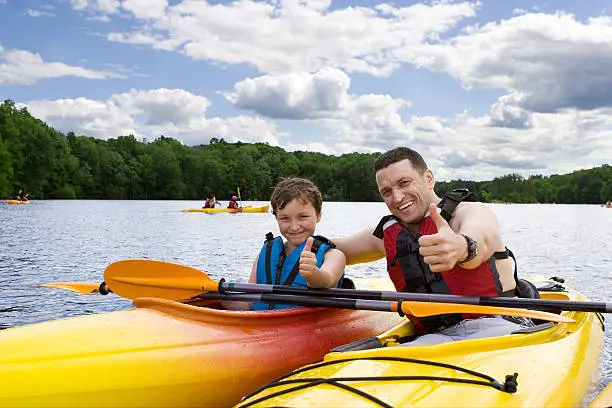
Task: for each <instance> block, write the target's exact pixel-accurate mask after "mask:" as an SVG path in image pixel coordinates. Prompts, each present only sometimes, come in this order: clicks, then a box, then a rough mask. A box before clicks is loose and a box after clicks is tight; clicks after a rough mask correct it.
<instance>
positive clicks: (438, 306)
mask: <svg viewBox="0 0 612 408" xmlns="http://www.w3.org/2000/svg"><path fill="white" fill-rule="evenodd" d="M196 298H197V299H209V300H211V299H214V300H231V301H241V302H263V303H281V304H289V305H300V306H311V307H331V308H336V309H354V310H374V311H379V312H399V311H400V310H401V311H402V314H406V315H412V316H416V317H426V316H436V315H441V314H447V313H478V314H497V315H504V316H521V317H529V318H532V319H540V320H547V321H551V322H559V323H573V322H574V319H571V318H569V317H567V316H562V315H558V314H553V313H547V312H540V311H537V310H527V309H511V308H504V307H491V306H472V305H462V304H455V303H431V302H427V303H426V302H410V301H399V302H395V301H384V300H362V299H347V298H334V297H325V298H321V297H307V296H301V295H277V294H268V293H259V294H253V293H251V294H248V293H233V292H231V293H203V294H201V295H198V296H196Z"/></svg>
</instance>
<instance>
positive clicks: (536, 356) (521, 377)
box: [237, 291, 603, 408]
mask: <svg viewBox="0 0 612 408" xmlns="http://www.w3.org/2000/svg"><path fill="white" fill-rule="evenodd" d="M541 297H542V298H543V299H559V300H583V299H582V298H581V297H579V296H578V295H577V294H576V293H575V292H569V291H567V292H543V293H542V294H541ZM564 314H566V315H567V316H569V317H571V318H573V319H575V322H573V323H561V324H552V323H543V324H542V325H541V326H540V327H539V329H540V330H536V331H531V332H524V333H516V334H512V335H508V336H500V337H491V338H483V339H476V340H464V341H456V342H451V343H444V344H438V345H429V346H399V345H398V340H400V339H401V338H402V337H405V336H410V335H412V334H414V327H413V325H412V324H411V323H410V322H409V321H408V320H406V321H404V322H403V323H401V324H399V325H398V326H396V327H394V328H393V329H391V330H389V331H388V332H386V333H383V334H381V335H380V336H378V340H380V341H378V342H376V341H374V342H373V344H378V345H379V347H380V348H368V349H365V350H354V351H350V349H351V346H350V345H349V346H347V347H344V348H343V349H344V350H348V351H339V352H332V353H330V354H328V355H326V356H325V359H324V361H323V362H322V363H319V364H314V365H311V366H306V367H304V368H302V369H299V370H297V371H296V372H294V373H293V374H291V375H287V376H284V377H281V378H280V379H277V380H276V381H275V382H273V383H270V384H268V385H267V386H266V387H264V388H263V389H262V390H261V391H260V392H257V393H254V394H253V395H251V396H250V397H249V398H246V399H245V400H244V401H243V402H242V403H241V404H239V405H238V406H237V407H240V408H246V407H263V406H283V407H310V406H321V405H324V406H326V407H351V408H353V407H442V406H444V407H445V406H453V407H504V406H508V407H547V406H548V407H577V406H583V405H584V403H585V401H584V399H585V398H586V397H587V396H588V392H589V389H590V387H591V386H592V383H593V381H594V380H595V379H596V377H597V375H598V373H599V363H600V356H601V353H602V347H603V330H602V329H603V324H602V318H601V316H600V315H598V314H596V313H584V312H564ZM515 373H517V374H518V376H517V377H516V378H515V377H514V374H515ZM513 383H517V384H518V386H517V389H516V392H509V391H512V387H513ZM504 385H505V386H507V387H508V389H504ZM274 395H276V396H274Z"/></svg>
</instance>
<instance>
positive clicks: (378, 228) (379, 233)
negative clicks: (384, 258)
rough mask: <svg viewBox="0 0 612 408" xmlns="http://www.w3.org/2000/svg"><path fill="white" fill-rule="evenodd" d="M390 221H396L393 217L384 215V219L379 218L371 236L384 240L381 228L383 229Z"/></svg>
mask: <svg viewBox="0 0 612 408" xmlns="http://www.w3.org/2000/svg"><path fill="white" fill-rule="evenodd" d="M392 219H396V220H397V218H396V217H395V215H385V216H384V217H382V218H381V220H380V222H379V223H378V225H377V226H376V228H374V232H372V234H373V235H374V236H375V237H376V238H379V239H383V238H384V235H385V234H384V231H383V228H384V227H385V224H386V223H387V222H388V221H389V220H392Z"/></svg>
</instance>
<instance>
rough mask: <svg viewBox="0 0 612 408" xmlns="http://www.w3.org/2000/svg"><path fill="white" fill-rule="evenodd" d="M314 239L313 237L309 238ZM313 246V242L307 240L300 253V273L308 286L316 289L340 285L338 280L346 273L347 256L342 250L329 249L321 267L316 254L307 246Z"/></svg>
mask: <svg viewBox="0 0 612 408" xmlns="http://www.w3.org/2000/svg"><path fill="white" fill-rule="evenodd" d="M308 239H309V240H312V238H308ZM311 246H312V242H310V243H309V242H307V243H306V247H305V248H304V251H302V254H301V255H300V274H301V275H302V276H303V277H304V279H306V282H308V286H309V287H311V288H314V289H328V288H335V287H336V286H338V282H339V281H340V278H342V275H344V266H345V265H346V257H345V256H344V254H343V253H342V251H338V250H337V249H329V250H328V251H327V252H325V257H324V258H323V264H322V265H321V267H320V268H318V267H317V266H316V265H317V257H316V255H315V254H314V253H313V252H311V251H310V249H308V251H306V249H307V248H310V247H311Z"/></svg>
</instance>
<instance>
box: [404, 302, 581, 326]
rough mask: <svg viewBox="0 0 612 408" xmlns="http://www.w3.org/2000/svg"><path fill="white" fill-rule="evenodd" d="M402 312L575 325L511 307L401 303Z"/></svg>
mask: <svg viewBox="0 0 612 408" xmlns="http://www.w3.org/2000/svg"><path fill="white" fill-rule="evenodd" d="M397 303H398V302H393V307H392V309H393V311H394V312H395V311H397ZM401 308H402V312H404V313H405V314H407V315H413V316H417V317H424V316H435V315H441V314H447V313H470V314H486V315H502V316H520V317H529V318H531V319H539V320H546V321H549V322H559V323H573V322H574V321H575V320H574V319H572V318H569V317H567V316H563V315H558V314H555V313H549V312H541V311H538V310H529V309H515V308H509V307H496V306H480V305H464V304H460V303H435V302H401Z"/></svg>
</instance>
